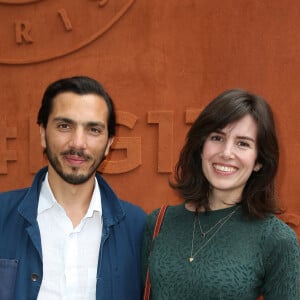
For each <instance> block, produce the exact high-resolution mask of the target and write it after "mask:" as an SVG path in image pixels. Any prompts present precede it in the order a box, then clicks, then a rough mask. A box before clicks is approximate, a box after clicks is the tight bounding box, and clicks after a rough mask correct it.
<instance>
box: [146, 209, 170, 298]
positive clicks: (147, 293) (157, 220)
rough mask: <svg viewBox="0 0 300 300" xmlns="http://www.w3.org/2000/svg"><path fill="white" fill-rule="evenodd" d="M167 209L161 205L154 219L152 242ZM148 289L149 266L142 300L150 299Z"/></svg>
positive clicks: (149, 284) (149, 286) (149, 285)
mask: <svg viewBox="0 0 300 300" xmlns="http://www.w3.org/2000/svg"><path fill="white" fill-rule="evenodd" d="M167 207H168V206H167V205H163V206H162V207H161V208H160V210H159V213H158V216H157V219H156V223H155V227H154V231H153V236H152V241H153V240H154V239H155V237H156V236H157V235H158V233H159V230H160V227H161V224H162V221H163V219H164V216H165V212H166V209H167ZM150 289H151V283H150V275H149V266H148V270H147V275H146V282H145V289H144V298H143V300H149V299H150Z"/></svg>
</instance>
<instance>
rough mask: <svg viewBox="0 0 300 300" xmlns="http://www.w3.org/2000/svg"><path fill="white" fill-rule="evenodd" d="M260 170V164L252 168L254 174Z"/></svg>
mask: <svg viewBox="0 0 300 300" xmlns="http://www.w3.org/2000/svg"><path fill="white" fill-rule="evenodd" d="M261 168H262V164H260V163H256V164H255V166H254V168H253V171H254V172H258V171H259V170H260V169H261Z"/></svg>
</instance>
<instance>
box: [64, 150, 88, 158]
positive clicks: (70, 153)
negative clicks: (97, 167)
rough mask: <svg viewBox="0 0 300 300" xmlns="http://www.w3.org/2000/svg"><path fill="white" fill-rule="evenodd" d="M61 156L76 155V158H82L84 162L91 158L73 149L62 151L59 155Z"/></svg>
mask: <svg viewBox="0 0 300 300" xmlns="http://www.w3.org/2000/svg"><path fill="white" fill-rule="evenodd" d="M61 155H76V156H78V157H82V158H84V159H86V160H89V159H91V156H89V155H87V154H85V153H84V152H83V151H81V150H74V149H70V150H66V151H63V152H62V153H61Z"/></svg>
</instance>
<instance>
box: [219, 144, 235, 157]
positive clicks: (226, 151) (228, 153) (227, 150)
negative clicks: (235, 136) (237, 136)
mask: <svg viewBox="0 0 300 300" xmlns="http://www.w3.org/2000/svg"><path fill="white" fill-rule="evenodd" d="M221 155H222V157H223V158H224V159H232V158H234V146H233V145H232V144H231V143H225V144H224V147H223V150H222V152H221Z"/></svg>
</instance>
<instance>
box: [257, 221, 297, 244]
mask: <svg viewBox="0 0 300 300" xmlns="http://www.w3.org/2000/svg"><path fill="white" fill-rule="evenodd" d="M260 227H261V238H262V239H263V240H264V241H265V242H266V244H268V245H269V246H271V247H287V248H290V247H294V248H297V249H298V248H299V242H298V237H297V235H296V233H295V231H294V230H293V229H292V228H291V227H290V226H289V225H287V224H286V223H284V222H283V221H282V220H280V219H279V218H278V217H277V216H275V215H270V216H269V217H267V218H265V219H264V220H263V221H261V223H260Z"/></svg>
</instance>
